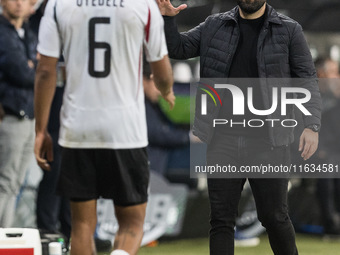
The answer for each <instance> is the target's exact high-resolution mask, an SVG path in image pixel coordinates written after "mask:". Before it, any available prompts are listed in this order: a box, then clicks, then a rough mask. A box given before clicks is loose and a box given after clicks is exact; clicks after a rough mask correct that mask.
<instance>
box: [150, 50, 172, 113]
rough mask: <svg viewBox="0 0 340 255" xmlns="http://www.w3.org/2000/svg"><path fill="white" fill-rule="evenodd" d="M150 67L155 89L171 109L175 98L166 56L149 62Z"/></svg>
mask: <svg viewBox="0 0 340 255" xmlns="http://www.w3.org/2000/svg"><path fill="white" fill-rule="evenodd" d="M150 66H151V71H152V74H153V80H154V82H155V84H156V87H157V89H158V90H159V91H160V92H161V94H162V97H163V98H164V99H165V100H166V101H167V102H168V103H169V104H170V108H173V106H174V105H175V96H174V93H173V90H172V86H173V83H174V80H173V76H172V68H171V64H170V61H169V57H168V55H166V56H164V57H163V59H162V60H159V61H156V62H150Z"/></svg>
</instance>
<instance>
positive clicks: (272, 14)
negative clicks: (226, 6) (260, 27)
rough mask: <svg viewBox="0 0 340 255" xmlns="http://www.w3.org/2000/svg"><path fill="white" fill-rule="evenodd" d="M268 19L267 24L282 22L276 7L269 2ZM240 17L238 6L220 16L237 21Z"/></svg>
mask: <svg viewBox="0 0 340 255" xmlns="http://www.w3.org/2000/svg"><path fill="white" fill-rule="evenodd" d="M266 5H267V7H266V12H265V15H266V20H265V22H264V23H265V24H268V23H269V22H270V23H275V24H279V25H281V24H282V21H281V19H280V17H279V15H278V13H277V12H276V11H275V9H274V8H273V7H271V6H270V5H269V4H266ZM238 17H239V7H238V6H236V7H234V8H233V9H231V10H230V11H228V12H225V13H222V15H221V16H220V18H221V19H223V20H233V21H234V22H236V23H237V21H238Z"/></svg>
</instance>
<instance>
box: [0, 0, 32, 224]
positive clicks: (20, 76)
mask: <svg viewBox="0 0 340 255" xmlns="http://www.w3.org/2000/svg"><path fill="white" fill-rule="evenodd" d="M1 4H2V8H3V14H2V15H1V16H0V33H1V36H0V91H1V92H0V103H1V104H2V106H3V109H4V111H5V115H4V118H3V121H2V123H1V125H0V227H10V226H11V224H12V220H13V217H14V210H15V201H16V196H17V194H18V192H19V189H20V187H21V185H22V183H23V180H24V177H25V173H26V169H27V168H28V165H29V163H30V159H31V158H32V152H33V143H34V120H33V88H34V76H35V66H36V46H37V38H36V37H35V35H34V34H33V33H32V31H31V30H30V29H29V28H28V25H27V24H26V23H25V22H24V21H25V19H26V18H27V16H28V13H29V11H30V8H31V2H30V0H2V1H1Z"/></svg>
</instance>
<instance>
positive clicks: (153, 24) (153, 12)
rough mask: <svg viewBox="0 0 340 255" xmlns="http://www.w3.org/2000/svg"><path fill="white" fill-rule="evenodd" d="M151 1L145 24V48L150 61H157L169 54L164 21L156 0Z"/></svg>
mask: <svg viewBox="0 0 340 255" xmlns="http://www.w3.org/2000/svg"><path fill="white" fill-rule="evenodd" d="M148 2H149V6H148V7H149V10H148V18H147V23H146V26H145V38H144V48H145V55H146V59H147V61H148V62H156V61H159V60H161V59H163V57H164V56H165V55H167V54H168V49H167V46H166V41H165V34H164V21H163V17H162V15H161V13H160V11H159V9H158V6H157V4H156V2H155V1H153V0H151V1H148Z"/></svg>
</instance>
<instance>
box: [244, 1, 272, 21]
mask: <svg viewBox="0 0 340 255" xmlns="http://www.w3.org/2000/svg"><path fill="white" fill-rule="evenodd" d="M239 11H240V16H241V18H243V19H257V18H260V17H262V16H263V15H264V13H265V11H266V4H264V5H263V6H262V7H261V9H259V10H258V11H257V12H254V13H251V14H249V13H246V12H244V11H242V9H241V8H239Z"/></svg>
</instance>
